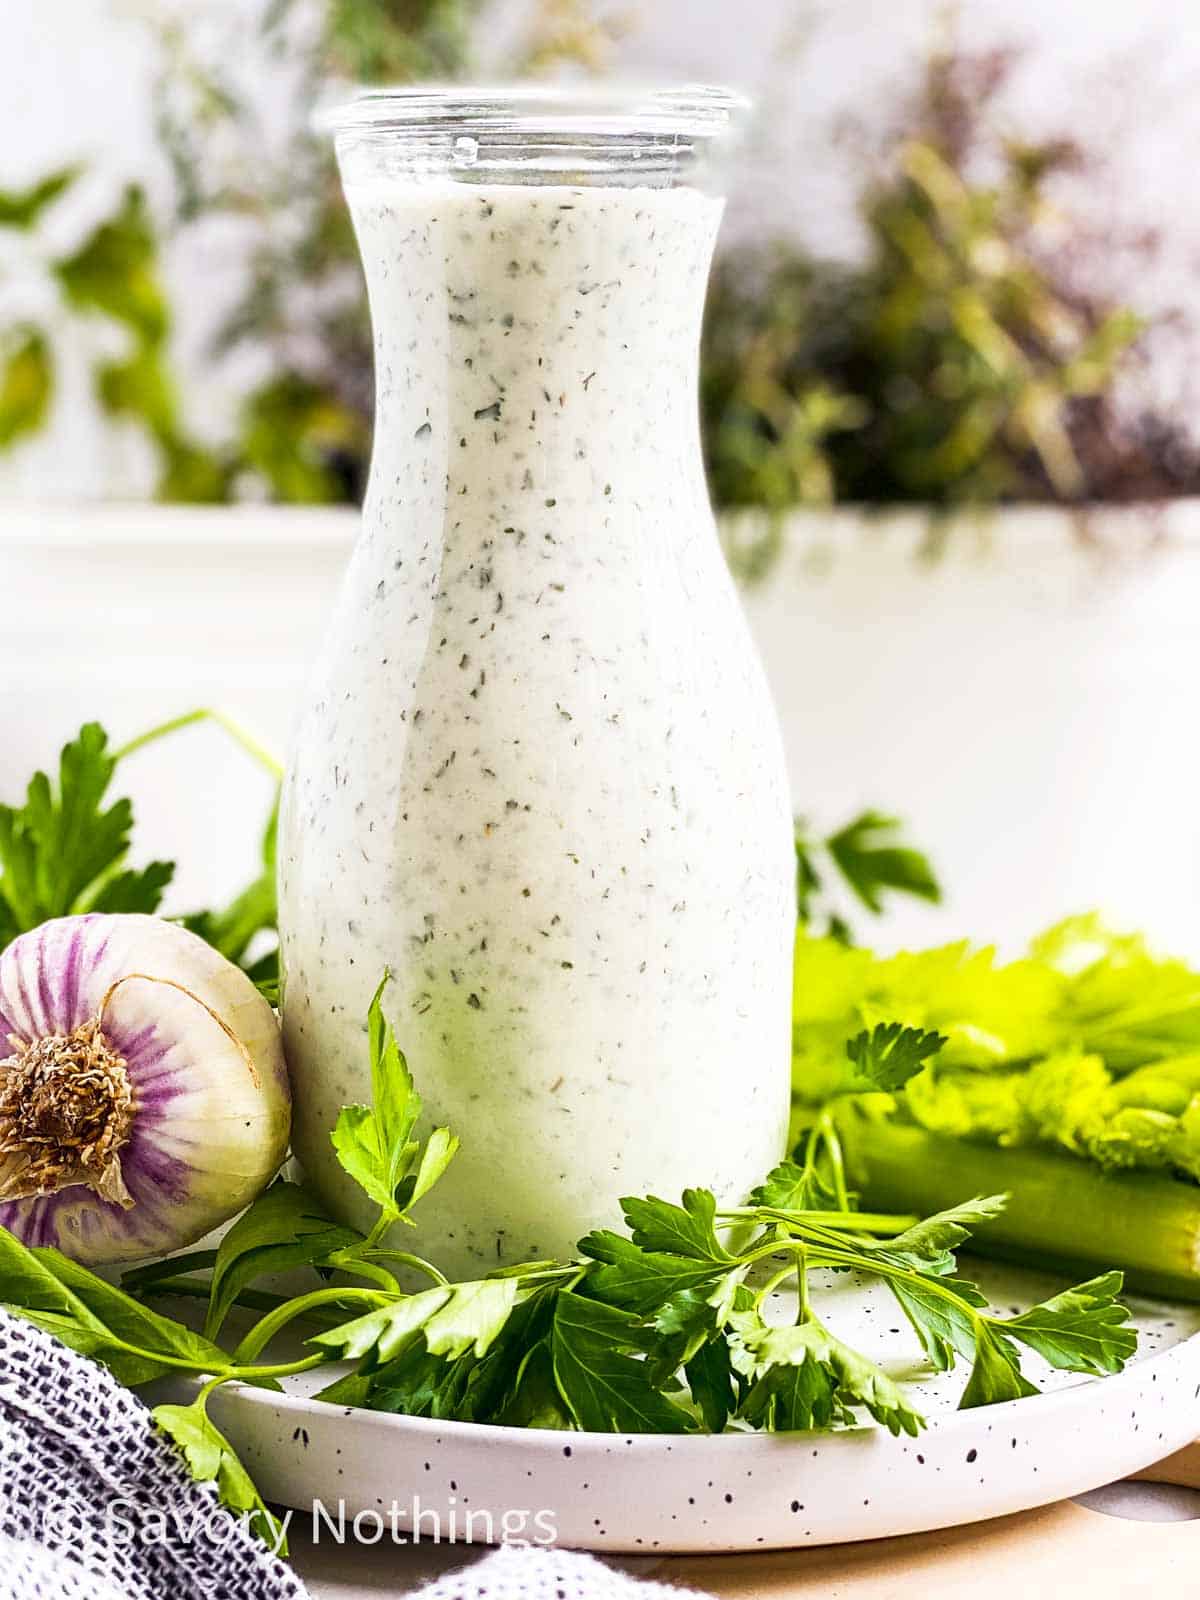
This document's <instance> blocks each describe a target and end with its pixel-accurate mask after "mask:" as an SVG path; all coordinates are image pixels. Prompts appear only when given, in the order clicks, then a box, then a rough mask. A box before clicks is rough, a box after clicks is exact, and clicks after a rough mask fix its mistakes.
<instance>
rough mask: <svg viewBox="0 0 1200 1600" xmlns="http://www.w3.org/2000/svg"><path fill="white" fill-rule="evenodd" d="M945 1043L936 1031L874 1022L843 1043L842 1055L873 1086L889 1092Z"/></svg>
mask: <svg viewBox="0 0 1200 1600" xmlns="http://www.w3.org/2000/svg"><path fill="white" fill-rule="evenodd" d="M945 1043H946V1039H945V1036H944V1035H943V1034H940V1033H929V1032H926V1031H925V1030H924V1029H923V1028H906V1027H904V1026H902V1025H901V1024H900V1023H899V1022H877V1023H876V1024H875V1027H874V1028H873V1029H871V1030H870V1031H868V1030H867V1029H866V1028H864V1029H863V1030H862V1032H861V1033H858V1034H855V1036H854V1038H853V1039H849V1040H847V1042H846V1055H847V1056H848V1057H849V1059H850V1060H851V1061H852V1062H853V1063H854V1065H855V1067H857V1069H858V1073H859V1076H860V1077H862V1078H865V1079H866V1081H867V1082H868V1083H869V1084H870V1085H871V1087H872V1088H873V1089H882V1090H884V1091H886V1092H887V1093H888V1094H893V1093H895V1091H896V1090H897V1089H902V1088H903V1087H904V1085H905V1084H906V1083H907V1082H908V1080H909V1079H910V1078H913V1077H915V1076H916V1075H917V1073H918V1072H920V1071H921V1069H922V1067H924V1065H925V1063H926V1062H927V1061H929V1060H930V1059H931V1058H932V1057H933V1056H935V1055H937V1053H938V1051H939V1050H940V1049H941V1048H942V1046H943V1045H944V1044H945Z"/></svg>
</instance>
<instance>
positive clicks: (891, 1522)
mask: <svg viewBox="0 0 1200 1600" xmlns="http://www.w3.org/2000/svg"><path fill="white" fill-rule="evenodd" d="M973 1271H974V1274H975V1276H976V1277H977V1278H978V1280H979V1281H980V1282H981V1284H982V1287H983V1288H984V1290H985V1292H986V1293H988V1294H989V1295H990V1296H991V1298H992V1302H993V1304H994V1305H995V1306H996V1307H997V1308H999V1309H1014V1310H1015V1309H1017V1308H1019V1307H1021V1306H1023V1305H1027V1304H1029V1303H1031V1302H1032V1301H1034V1300H1036V1299H1040V1298H1042V1296H1043V1295H1045V1294H1047V1293H1049V1292H1052V1290H1053V1288H1055V1287H1061V1286H1062V1284H1061V1280H1060V1281H1059V1282H1057V1283H1052V1282H1051V1281H1050V1280H1048V1279H1042V1278H1040V1277H1039V1276H1038V1275H1036V1274H1033V1273H1030V1272H1026V1271H1022V1270H1019V1269H1015V1268H1011V1267H999V1266H995V1265H983V1264H978V1263H976V1264H973ZM1131 1304H1132V1306H1133V1309H1134V1312H1135V1316H1136V1321H1137V1324H1138V1327H1139V1329H1140V1330H1141V1335H1142V1337H1141V1340H1140V1347H1139V1352H1138V1356H1137V1358H1136V1360H1135V1361H1134V1362H1133V1363H1132V1364H1131V1365H1130V1366H1129V1367H1128V1368H1127V1370H1126V1371H1125V1372H1124V1373H1122V1374H1121V1375H1119V1376H1117V1377H1114V1378H1107V1379H1103V1380H1087V1379H1080V1378H1078V1377H1076V1376H1073V1375H1072V1374H1069V1373H1066V1374H1064V1373H1050V1372H1049V1370H1048V1369H1047V1368H1045V1367H1043V1366H1042V1365H1041V1364H1040V1363H1039V1362H1037V1361H1036V1360H1035V1359H1034V1358H1032V1357H1031V1358H1029V1360H1028V1361H1027V1363H1026V1370H1027V1372H1029V1373H1030V1375H1031V1376H1032V1377H1033V1378H1034V1381H1035V1382H1038V1383H1039V1384H1043V1385H1044V1387H1045V1390H1046V1392H1045V1393H1044V1394H1042V1395H1039V1396H1038V1397H1036V1398H1033V1399H1028V1400H1017V1401H1013V1402H1010V1403H1008V1404H1005V1405H999V1406H990V1407H986V1408H983V1409H980V1410H974V1411H957V1410H955V1409H954V1407H955V1406H956V1404H957V1399H958V1396H959V1394H960V1393H961V1390H962V1387H963V1385H964V1383H965V1381H966V1373H965V1371H963V1370H962V1369H961V1367H960V1369H959V1371H957V1372H955V1373H952V1374H950V1375H949V1376H948V1377H947V1376H944V1375H943V1376H936V1377H931V1376H929V1375H928V1374H927V1369H926V1368H925V1367H924V1365H923V1363H922V1361H921V1357H920V1353H919V1350H918V1348H917V1346H916V1343H915V1339H914V1338H913V1337H912V1336H911V1334H910V1332H909V1330H908V1328H907V1324H905V1323H904V1321H903V1318H902V1317H901V1315H900V1314H899V1311H898V1308H897V1307H896V1306H895V1302H894V1301H892V1300H891V1298H890V1296H889V1295H887V1294H886V1292H884V1291H881V1290H880V1289H879V1287H878V1285H871V1286H864V1285H863V1284H861V1283H856V1282H855V1281H854V1280H853V1279H852V1278H849V1277H847V1278H843V1279H841V1280H839V1281H837V1282H836V1283H832V1284H831V1285H830V1287H829V1289H828V1291H827V1292H826V1293H825V1294H823V1295H822V1297H821V1301H820V1305H821V1308H822V1314H823V1315H825V1316H826V1317H827V1320H828V1321H829V1323H830V1325H831V1326H832V1327H833V1328H834V1330H835V1331H836V1332H838V1333H840V1334H842V1335H843V1336H844V1337H846V1338H848V1339H850V1340H851V1342H853V1343H855V1344H856V1345H857V1346H858V1347H859V1348H861V1349H863V1350H864V1351H869V1352H871V1353H873V1354H875V1355H877V1356H878V1357H879V1358H880V1359H883V1360H884V1362H885V1365H886V1366H887V1368H888V1370H889V1371H890V1372H891V1373H892V1375H893V1376H894V1377H896V1378H898V1379H901V1380H902V1381H907V1382H910V1383H911V1384H912V1388H911V1391H910V1392H911V1393H912V1395H913V1398H914V1400H915V1402H916V1403H917V1405H918V1407H919V1408H920V1409H921V1410H923V1411H924V1413H925V1414H926V1416H927V1419H928V1421H929V1427H928V1429H927V1431H926V1432H924V1433H923V1434H921V1435H920V1436H919V1437H918V1438H916V1439H909V1438H903V1437H902V1438H899V1439H893V1438H891V1437H890V1436H889V1435H888V1434H887V1433H886V1432H884V1431H881V1430H879V1429H876V1428H874V1427H873V1426H872V1427H864V1428H862V1429H857V1430H853V1431H847V1432H842V1433H835V1434H791V1435H760V1434H725V1435H722V1436H720V1437H716V1438H714V1437H711V1436H687V1437H678V1436H675V1437H661V1436H646V1435H643V1436H636V1435H635V1436H625V1435H610V1434H582V1433H565V1434H564V1433H556V1432H551V1431H545V1430H541V1431H538V1430H522V1429H510V1428H495V1427H481V1426H478V1425H474V1424H469V1423H453V1422H449V1423H448V1422H434V1421H429V1420H427V1419H424V1418H416V1417H402V1416H391V1415H382V1414H379V1413H375V1412H370V1411H361V1410H349V1409H346V1408H344V1407H339V1406H331V1405H328V1404H326V1403H324V1402H319V1401H314V1400H312V1399H310V1398H308V1394H309V1393H311V1392H312V1390H314V1389H315V1388H317V1387H319V1386H320V1384H321V1383H324V1382H328V1380H329V1374H328V1372H327V1371H326V1372H323V1373H322V1374H320V1376H319V1380H314V1379H313V1378H312V1377H311V1376H310V1377H308V1378H306V1379H304V1380H295V1382H294V1384H293V1387H292V1390H291V1392H289V1393H286V1394H271V1393H267V1392H265V1391H262V1390H255V1389H248V1388H244V1387H241V1386H230V1387H229V1388H228V1389H225V1390H220V1391H218V1392H217V1394H216V1395H214V1397H213V1400H212V1412H213V1416H214V1419H215V1420H216V1421H217V1422H218V1424H219V1426H220V1427H222V1428H223V1429H225V1430H226V1432H227V1433H228V1434H229V1436H230V1438H231V1439H232V1441H233V1443H234V1445H235V1446H236V1448H237V1449H238V1450H239V1452H240V1453H241V1454H242V1457H243V1459H244V1460H245V1462H246V1464H247V1466H248V1467H249V1469H250V1471H251V1472H252V1473H253V1475H254V1477H255V1479H256V1481H257V1482H258V1484H259V1486H260V1488H261V1489H262V1491H263V1492H264V1494H265V1495H266V1496H267V1498H268V1499H270V1500H272V1501H274V1502H276V1503H278V1504H280V1505H283V1506H290V1507H295V1508H297V1511H298V1514H299V1515H300V1516H301V1517H302V1518H303V1519H305V1520H306V1521H307V1519H309V1518H310V1517H311V1516H313V1514H314V1503H319V1507H318V1510H317V1512H316V1514H317V1515H318V1517H322V1516H323V1517H324V1518H325V1519H327V1520H328V1522H329V1523H330V1524H331V1525H332V1527H335V1528H336V1527H338V1526H339V1525H343V1526H344V1527H345V1529H346V1532H347V1537H354V1534H352V1533H350V1532H349V1528H350V1523H351V1521H352V1519H353V1518H354V1517H355V1516H356V1515H359V1514H361V1520H360V1523H359V1525H358V1529H357V1537H358V1538H360V1539H365V1540H366V1541H368V1542H370V1541H371V1540H372V1539H373V1537H374V1536H375V1534H376V1532H377V1531H378V1535H379V1537H380V1538H381V1539H382V1540H384V1541H386V1540H389V1539H391V1538H393V1536H394V1535H393V1531H392V1524H393V1519H394V1524H395V1528H396V1530H398V1538H399V1540H400V1541H402V1542H409V1541H411V1538H412V1529H413V1522H414V1518H415V1517H417V1516H419V1518H420V1526H419V1530H418V1531H419V1536H420V1538H421V1539H422V1540H425V1541H431V1540H432V1539H433V1537H434V1531H435V1528H436V1530H437V1531H438V1532H439V1533H440V1536H441V1537H442V1538H443V1539H445V1538H450V1537H454V1538H457V1539H464V1540H466V1539H471V1540H474V1541H476V1542H485V1541H489V1540H490V1541H498V1540H500V1539H501V1538H505V1537H507V1538H510V1539H512V1538H522V1537H523V1538H525V1539H527V1540H529V1541H531V1542H549V1541H548V1540H547V1538H546V1537H545V1536H546V1533H547V1531H549V1532H550V1533H552V1535H553V1537H554V1538H555V1539H556V1540H557V1542H559V1543H561V1544H563V1545H567V1546H572V1547H575V1548H579V1549H587V1550H605V1551H612V1552H617V1551H626V1552H643V1553H648V1552H651V1551H662V1552H667V1551H735V1550H755V1549H764V1548H768V1549H769V1548H777V1549H778V1548H790V1547H794V1546H798V1545H805V1544H833V1543H842V1542H846V1541H850V1540H857V1539H873V1538H881V1537H884V1536H887V1535H893V1534H904V1533H915V1532H919V1531H922V1530H925V1529H929V1528H934V1527H949V1526H953V1525H955V1524H958V1523H963V1522H971V1521H975V1520H977V1519H980V1518H985V1517H994V1516H999V1515H1003V1514H1006V1513H1008V1512H1012V1511H1018V1510H1022V1509H1025V1508H1028V1507H1031V1506H1036V1505H1044V1504H1048V1503H1050V1502H1052V1501H1056V1500H1060V1499H1063V1498H1065V1497H1067V1496H1070V1495H1075V1494H1079V1493H1082V1492H1084V1491H1085V1490H1088V1489H1092V1488H1096V1487H1097V1486H1099V1485H1101V1484H1104V1483H1109V1482H1112V1481H1114V1480H1116V1479H1118V1478H1121V1477H1124V1476H1126V1475H1127V1474H1129V1473H1131V1472H1135V1471H1137V1470H1139V1469H1141V1468H1143V1467H1146V1466H1148V1465H1150V1464H1151V1463H1152V1462H1154V1461H1157V1460H1159V1459H1160V1458H1161V1457H1163V1456H1165V1455H1167V1454H1168V1453H1169V1452H1171V1451H1173V1450H1175V1449H1178V1448H1179V1447H1181V1446H1182V1445H1184V1444H1185V1443H1187V1442H1188V1441H1189V1440H1191V1439H1192V1438H1194V1437H1195V1436H1196V1435H1197V1434H1198V1433H1200V1306H1197V1307H1187V1308H1181V1307H1177V1306H1165V1305H1161V1304H1155V1303H1151V1302H1148V1301H1132V1302H1131ZM305 1385H306V1386H307V1393H306V1390H305ZM538 1513H540V1514H541V1515H540V1518H539V1517H538ZM506 1517H507V1520H506ZM321 1532H322V1534H323V1536H324V1537H325V1538H327V1539H329V1538H332V1537H334V1535H333V1533H332V1532H331V1531H329V1530H328V1529H327V1528H326V1525H325V1523H324V1522H323V1523H322V1524H321Z"/></svg>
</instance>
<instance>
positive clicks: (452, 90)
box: [313, 83, 750, 140]
mask: <svg viewBox="0 0 1200 1600" xmlns="http://www.w3.org/2000/svg"><path fill="white" fill-rule="evenodd" d="M749 104H750V102H749V101H748V100H747V99H746V98H745V97H744V96H742V95H741V94H739V93H737V91H736V90H733V89H726V88H721V87H719V86H716V85H709V84H680V85H677V86H674V87H665V88H663V87H656V88H647V87H644V86H640V85H630V84H624V85H622V84H620V83H617V84H613V83H596V84H591V83H589V84H541V83H518V84H492V85H470V84H467V85H464V84H445V85H442V84H427V83H423V84H419V85H413V86H399V87H395V88H370V89H368V88H362V89H358V90H356V91H355V92H354V93H353V94H351V96H350V98H349V99H347V100H343V101H340V102H338V103H336V104H333V105H331V106H328V107H326V108H325V109H323V110H321V111H319V112H318V113H317V115H316V116H315V117H314V119H313V126H314V128H315V129H316V130H317V131H318V132H320V133H326V134H333V135H340V134H354V133H374V134H381V133H383V134H386V133H395V134H397V135H401V136H404V135H409V136H414V137H416V138H421V137H430V136H437V135H446V134H450V133H453V134H456V135H464V136H470V134H471V133H472V132H480V133H485V134H499V135H504V136H512V137H516V138H521V137H526V136H528V137H531V138H544V137H547V136H554V135H559V136H561V137H562V138H563V139H565V140H573V139H588V140H591V139H606V138H613V139H629V138H630V137H631V136H633V137H635V138H636V137H645V138H650V139H655V140H658V139H668V140H669V139H671V138H679V139H684V140H692V139H706V138H715V137H717V136H718V135H720V134H721V133H723V132H724V131H725V130H726V129H727V128H728V127H729V126H730V125H731V124H732V123H733V122H734V121H735V120H736V119H737V118H738V117H739V116H740V115H741V114H742V113H743V112H745V111H746V110H748V108H749Z"/></svg>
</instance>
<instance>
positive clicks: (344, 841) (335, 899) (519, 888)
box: [280, 178, 793, 1276]
mask: <svg viewBox="0 0 1200 1600" xmlns="http://www.w3.org/2000/svg"><path fill="white" fill-rule="evenodd" d="M349 197H350V202H351V207H352V210H353V214H354V219H355V224H356V227H357V230H358V235H359V241H360V244H361V248H362V254H363V257H364V261H365V264H366V270H367V276H368V283H369V288H370V298H371V306H372V314H373V317H374V321H375V327H376V368H377V384H378V400H379V404H378V421H377V426H376V438H375V456H374V461H373V465H372V472H371V481H370V488H369V491H368V495H367V502H366V506H365V509H364V517H363V531H362V535H361V538H360V541H359V544H358V548H357V550H356V552H355V555H354V558H353V562H352V565H351V568H350V571H349V574H348V576H347V579H346V582H345V585H344V588H343V591H342V594H341V599H340V603H339V606H338V609H337V613H336V616H335V618H334V621H333V625H332V629H331V632H330V635H329V637H328V639H327V642H326V647H325V650H324V653H323V656H322V659H321V663H320V666H319V668H318V671H317V675H316V681H315V684H314V688H313V693H312V697H311V700H310V704H309V706H308V709H307V712H306V714H305V716H304V719H303V722H302V725H301V728H300V730H299V736H298V739H297V742H296V749H295V752H294V757H293V762H292V767H291V772H290V776H289V782H288V785H287V793H286V797H285V810H284V820H283V827H282V837H281V897H282V898H281V908H280V909H281V920H282V927H283V953H284V963H285V1004H284V1023H285V1035H286V1046H287V1053H288V1059H289V1062H290V1064H291V1067H292V1071H293V1074H294V1077H295V1084H296V1127H295V1136H294V1143H295V1148H296V1151H297V1153H298V1155H299V1156H300V1158H301V1161H302V1163H303V1165H304V1166H305V1168H306V1169H307V1171H308V1172H309V1174H310V1175H311V1177H312V1178H313V1180H314V1181H315V1182H316V1184H317V1186H318V1187H319V1189H320V1190H321V1192H322V1193H323V1194H324V1196H325V1197H326V1199H327V1200H328V1201H329V1202H330V1203H331V1204H333V1205H334V1206H335V1208H336V1209H337V1210H338V1211H339V1212H340V1213H341V1214H343V1215H346V1216H348V1217H350V1218H351V1219H352V1220H355V1221H358V1222H360V1223H363V1222H365V1221H367V1220H369V1214H370V1210H369V1207H367V1206H366V1205H365V1202H361V1201H360V1199H359V1198H357V1197H356V1191H355V1190H354V1189H353V1187H352V1185H351V1184H350V1183H349V1181H348V1180H347V1179H345V1178H344V1176H343V1175H342V1174H341V1172H340V1169H339V1168H338V1167H337V1165H336V1163H335V1161H334V1158H333V1154H332V1151H331V1149H330V1145H329V1130H330V1128H331V1127H332V1125H333V1122H334V1120H335V1118H336V1115H337V1112H338V1110H339V1108H340V1107H341V1106H342V1105H343V1104H345V1103H347V1102H350V1101H365V1100H368V1099H369V1097H370V1078H369V1071H368V1061H367V1042H366V1035H365V1031H364V1017H365V1014H366V1008H367V1003H368V1000H369V998H370V995H371V993H372V991H373V989H374V988H375V985H376V984H377V983H378V981H379V978H380V976H381V975H382V972H383V970H384V968H385V967H388V968H390V969H391V972H392V975H393V981H392V984H391V986H390V988H389V990H388V992H387V996H386V1009H387V1010H388V1013H389V1015H390V1017H391V1018H392V1020H393V1022H394V1024H395V1027H396V1031H397V1034H398V1037H399V1040H400V1043H401V1046H402V1048H403V1049H404V1051H405V1052H406V1054H407V1057H408V1061H409V1065H410V1067H411V1069H412V1071H413V1073H414V1075H415V1077H416V1080H417V1085H418V1088H419V1089H420V1091H421V1093H422V1095H423V1096H424V1099H425V1104H426V1111H427V1114H428V1117H429V1119H431V1121H430V1125H432V1124H433V1123H447V1124H449V1125H450V1126H452V1127H453V1129H454V1130H455V1131H456V1132H457V1133H458V1134H459V1136H460V1137H461V1139H462V1151H461V1154H460V1155H459V1156H458V1158H457V1159H456V1161H455V1162H454V1164H453V1165H452V1167H451V1168H450V1171H449V1173H448V1174H447V1176H446V1177H445V1178H444V1179H443V1180H442V1182H441V1184H440V1185H439V1186H438V1188H437V1189H436V1190H435V1191H434V1192H433V1193H432V1194H431V1195H430V1196H429V1197H428V1198H427V1199H425V1200H423V1201H422V1202H421V1204H420V1206H419V1208H418V1212H417V1215H418V1219H419V1224H420V1226H419V1228H418V1230H417V1232H416V1234H414V1233H413V1231H412V1230H407V1229H406V1230H405V1231H404V1242H405V1245H406V1247H408V1248H418V1249H422V1250H423V1251H425V1252H426V1253H428V1254H430V1255H431V1256H432V1257H433V1258H434V1259H435V1260H437V1261H438V1262H439V1264H441V1265H442V1266H443V1267H444V1268H445V1269H446V1270H448V1271H449V1272H450V1273H451V1275H452V1276H453V1275H457V1276H474V1275H478V1274H479V1273H480V1272H481V1271H485V1270H487V1269H490V1268H492V1267H494V1266H496V1265H497V1263H499V1262H512V1261H515V1260H519V1259H523V1258H529V1257H541V1256H561V1255H569V1254H570V1253H571V1252H572V1251H573V1247H574V1244H575V1241H576V1240H577V1239H578V1237H579V1236H580V1235H581V1234H582V1233H583V1232H585V1231H586V1230H587V1229H588V1228H589V1227H592V1226H595V1225H612V1224H614V1223H617V1222H618V1221H619V1216H620V1212H619V1206H618V1203H617V1202H618V1197H619V1196H621V1195H627V1194H641V1193H647V1192H656V1193H661V1194H664V1195H668V1196H671V1197H675V1198H677V1197H678V1194H679V1191H680V1189H681V1188H682V1187H683V1186H684V1185H685V1184H698V1185H706V1186H709V1187H711V1188H712V1189H714V1190H715V1191H717V1193H718V1194H719V1195H721V1196H723V1197H726V1198H727V1199H730V1200H736V1199H738V1198H740V1197H741V1196H742V1195H743V1194H744V1192H745V1191H746V1189H747V1188H748V1187H749V1186H750V1185H751V1184H752V1183H754V1182H755V1181H757V1180H758V1179H759V1178H760V1177H761V1176H762V1175H763V1173H764V1172H765V1171H766V1170H767V1169H768V1168H769V1167H770V1165H771V1164H772V1163H773V1162H774V1161H775V1160H776V1159H777V1158H778V1157H779V1155H780V1152H781V1149H782V1146H783V1141H784V1133H785V1125H786V1117H787V1108H788V1078H789V1054H790V977H791V931H792V921H793V876H792V875H793V858H792V845H791V823H790V808H789V801H788V795H787V789H786V777H785V772H784V761H783V754H782V750H781V746H780V741H779V736H778V732H777V728H776V724H775V719H774V713H773V709H772V706H771V704H770V700H769V697H768V693H767V689H766V686H765V682H764V680H763V677H762V673H761V669H760V666H759V663H758V660H757V658H756V656H755V653H754V651H753V648H752V646H751V644H750V641H749V637H748V634H747V632H746V628H745V625H744V622H743V619H742V615H741V611H740V606H739V603H738V600H737V597H736V594H735V592H734V590H733V587H732V584H731V581H730V579H729V577H728V575H727V573H726V570H725V567H724V563H723V561H722V559H721V556H720V553H719V550H718V545H717V541H716V535H715V529H714V524H713V518H712V513H711V510H710V507H709V502H708V496H707V492H706V487H705V483H704V478H703V473H702V467H701V459H700V450H699V438H698V423H697V407H696V378H697V349H698V337H699V325H700V316H701V309H702V303H703V296H704V290H705V282H706V276H707V271H708V265H709V257H710V253H711V248H712V243H713V239H714V236H715V233H716V229H717V225H718V221H719V216H720V204H719V202H717V201H715V200H712V199H709V198H708V197H706V196H704V195H702V194H701V193H700V192H698V191H697V190H694V189H689V188H675V189H649V188H621V187H578V188H573V187H572V188H568V187H559V186H554V185H529V184H525V185H518V184H513V185H476V184H470V183H461V182H459V183H455V182H452V181H450V180H448V179H445V178H439V179H427V180H422V181H412V180H409V181H401V180H397V181H395V182H393V183H372V184H371V185H370V186H361V187H356V186H352V187H351V188H350V190H349Z"/></svg>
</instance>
